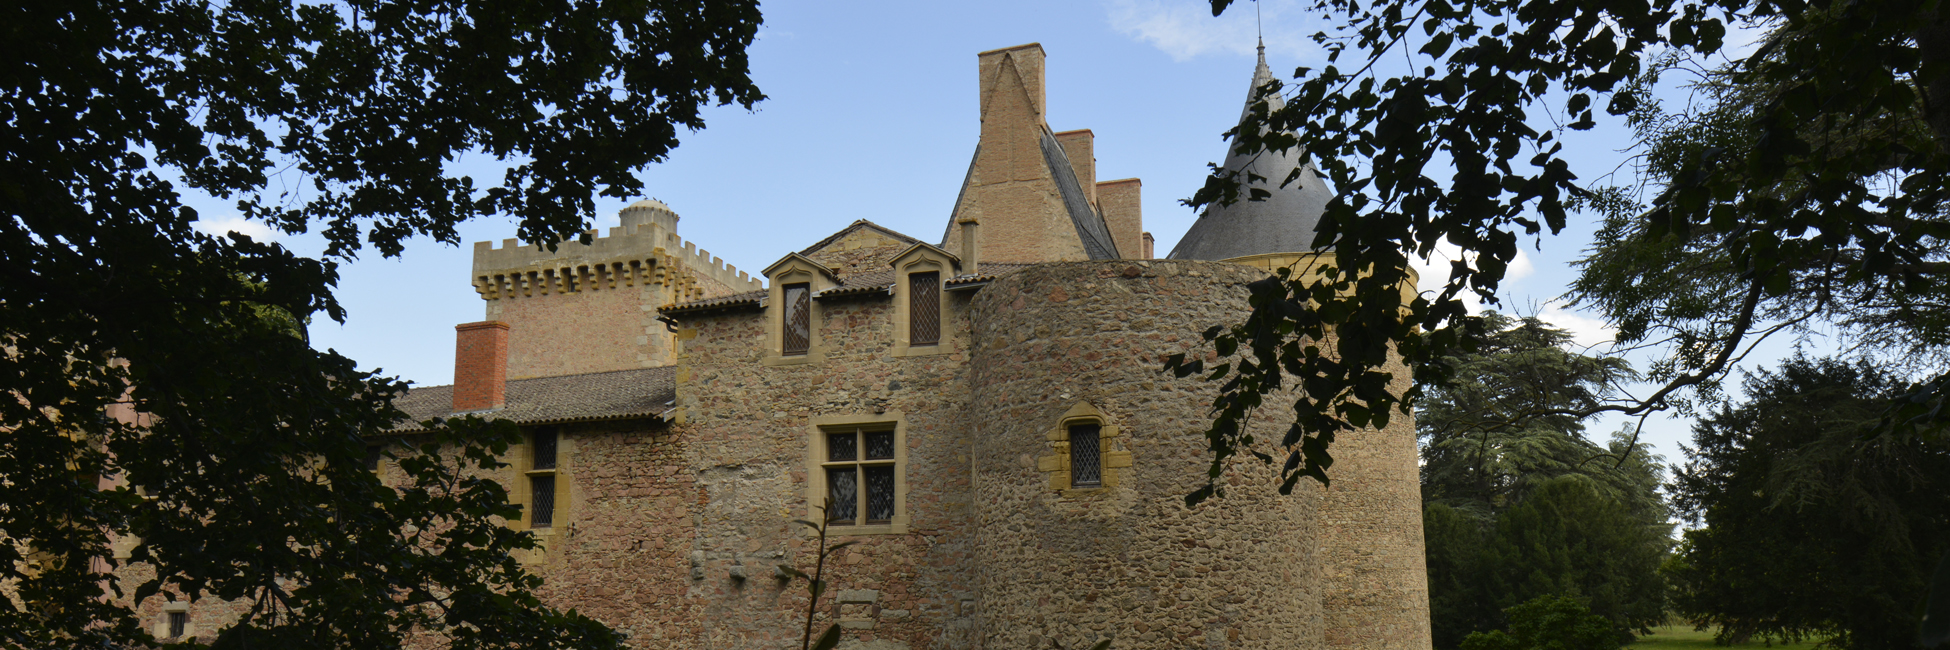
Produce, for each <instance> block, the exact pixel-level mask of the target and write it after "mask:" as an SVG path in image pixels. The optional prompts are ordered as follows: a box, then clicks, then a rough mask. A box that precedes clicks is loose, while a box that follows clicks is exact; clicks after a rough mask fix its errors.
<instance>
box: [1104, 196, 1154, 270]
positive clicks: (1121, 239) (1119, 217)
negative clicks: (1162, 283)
mask: <svg viewBox="0 0 1950 650" xmlns="http://www.w3.org/2000/svg"><path fill="white" fill-rule="evenodd" d="M1095 185H1096V188H1097V204H1098V205H1099V206H1102V208H1103V212H1104V225H1106V226H1109V227H1110V237H1111V239H1114V240H1116V241H1117V250H1118V252H1120V253H1122V254H1123V257H1124V259H1150V258H1151V253H1149V252H1146V248H1145V246H1146V244H1145V243H1144V201H1143V198H1142V197H1143V194H1144V192H1143V189H1144V183H1143V182H1142V181H1139V180H1138V179H1135V178H1126V179H1122V180H1115V181H1104V182H1102V183H1096V184H1095Z"/></svg>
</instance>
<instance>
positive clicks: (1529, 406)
mask: <svg viewBox="0 0 1950 650" xmlns="http://www.w3.org/2000/svg"><path fill="white" fill-rule="evenodd" d="M1480 326H1481V328H1482V330H1483V332H1482V337H1483V341H1484V344H1483V345H1481V346H1480V347H1478V348H1477V349H1476V350H1474V351H1471V352H1468V353H1459V354H1455V355H1452V356H1451V357H1450V358H1448V359H1447V362H1448V363H1451V364H1452V366H1453V368H1452V369H1453V370H1454V372H1455V377H1456V381H1454V382H1453V383H1452V384H1450V385H1448V386H1444V387H1441V388H1440V389H1436V390H1432V391H1430V399H1428V400H1427V401H1426V402H1424V404H1423V406H1422V410H1421V418H1420V422H1419V423H1418V425H1419V426H1420V431H1421V440H1422V450H1423V458H1424V465H1423V467H1422V490H1423V499H1424V509H1423V526H1424V534H1425V535H1426V539H1427V546H1428V570H1429V592H1430V599H1429V600H1430V614H1431V619H1432V626H1433V631H1434V637H1435V646H1436V647H1437V648H1443V649H1445V650H1447V649H1456V648H1460V649H1462V650H1522V649H1525V648H1532V647H1542V645H1541V644H1543V643H1545V641H1544V640H1543V639H1544V637H1550V640H1549V643H1551V644H1556V645H1554V646H1553V647H1563V648H1577V649H1579V650H1588V649H1591V648H1606V647H1616V646H1617V645H1620V644H1622V643H1626V642H1629V641H1630V640H1632V639H1633V637H1634V635H1635V634H1636V633H1643V632H1648V631H1650V628H1652V627H1653V626H1656V625H1659V624H1661V623H1664V622H1667V621H1669V620H1679V621H1683V622H1685V623H1686V624H1690V625H1695V626H1697V627H1699V628H1700V629H1706V630H1711V631H1713V632H1715V634H1716V640H1717V641H1718V642H1720V643H1722V644H1733V643H1743V642H1748V641H1768V642H1799V641H1823V642H1827V643H1829V644H1831V645H1833V646H1834V647H1839V648H1848V649H1852V650H1854V649H1859V650H1880V649H1898V648H1904V649H1906V648H1915V647H1918V635H1917V630H1918V623H1919V619H1920V618H1921V614H1922V612H1921V604H1922V602H1923V600H1924V597H1925V595H1926V593H1927V591H1928V589H1929V580H1930V576H1931V574H1932V570H1933V569H1934V568H1935V567H1936V565H1937V563H1938V562H1939V561H1940V559H1941V558H1944V557H1945V556H1946V553H1950V449H1947V448H1946V447H1945V445H1944V444H1942V443H1941V442H1940V441H1936V440H1933V439H1931V438H1928V437H1923V436H1918V435H1910V434H1906V433H1903V432H1900V431H1898V432H1890V431H1888V430H1887V429H1878V427H1877V426H1876V425H1877V423H1878V422H1879V420H1880V418H1881V417H1882V416H1883V414H1885V413H1887V412H1888V409H1889V406H1890V401H1891V400H1892V399H1895V398H1897V397H1898V396H1900V395H1903V394H1905V393H1906V392H1913V391H1914V390H1916V388H1915V386H1914V385H1912V384H1909V383H1906V382H1904V381H1903V380H1901V379H1899V378H1898V376H1897V375H1895V374H1893V373H1891V372H1887V371H1884V370H1881V369H1878V368H1877V367H1875V366H1874V365H1872V364H1870V363H1867V362H1862V361H1856V362H1853V363H1851V362H1847V361H1842V360H1837V359H1810V358H1806V357H1802V356H1797V357H1794V358H1791V359H1788V360H1785V361H1783V362H1782V364H1781V365H1780V366H1779V367H1778V368H1775V369H1770V370H1760V371H1756V372H1753V373H1750V374H1748V375H1747V378H1746V382H1745V385H1744V388H1745V390H1744V393H1745V395H1744V401H1737V402H1729V403H1727V404H1725V405H1723V406H1722V407H1721V408H1720V410H1719V411H1717V412H1713V413H1709V414H1708V415H1706V416H1705V417H1702V418H1701V419H1700V420H1699V422H1698V423H1697V424H1696V425H1695V427H1694V431H1693V443H1692V445H1691V446H1689V447H1687V448H1686V453H1687V458H1686V459H1685V460H1684V462H1682V463H1680V464H1678V465H1676V466H1674V468H1673V470H1672V477H1671V481H1670V482H1669V483H1666V482H1664V481H1665V476H1664V474H1665V472H1664V470H1663V468H1662V466H1661V462H1662V460H1663V459H1661V458H1660V457H1658V456H1656V455H1653V454H1651V453H1650V450H1649V449H1648V448H1647V446H1646V445H1644V444H1640V443H1637V442H1636V440H1634V438H1633V436H1631V435H1630V430H1629V429H1628V430H1627V431H1621V432H1619V433H1616V434H1613V437H1612V439H1611V440H1610V441H1609V442H1608V443H1607V444H1605V445H1599V444H1596V443H1593V442H1590V441H1588V440H1587V439H1586V432H1585V430H1584V425H1583V423H1582V422H1581V421H1580V420H1579V419H1578V418H1576V417H1572V416H1566V415H1561V413H1563V412H1567V411H1575V410H1576V409H1578V408H1580V405H1581V404H1583V403H1589V402H1591V401H1595V400H1601V399H1605V398H1606V397H1607V392H1608V391H1610V390H1611V387H1612V386H1613V385H1615V384H1616V383H1617V382H1619V381H1621V380H1625V379H1630V378H1632V377H1634V376H1635V375H1634V374H1633V372H1632V370H1631V369H1630V368H1629V367H1627V366H1625V365H1624V364H1623V363H1622V362H1619V361H1617V360H1615V359H1605V358H1598V357H1593V356H1587V355H1583V354H1579V353H1578V352H1576V351H1574V350H1573V349H1572V347H1571V346H1570V337H1569V335H1568V334H1566V333H1565V332H1564V331H1562V330H1559V329H1556V328H1553V327H1551V326H1549V325H1548V324H1545V323H1543V322H1541V321H1538V320H1536V319H1534V318H1522V319H1518V318H1510V317H1506V316H1502V315H1499V314H1495V313H1486V314H1484V315H1482V316H1481V322H1480ZM1662 487H1663V488H1664V492H1665V495H1662V494H1661V488H1662ZM1667 496H1670V498H1671V502H1670V505H1668V501H1667V498H1666V497H1667ZM1675 516H1677V517H1678V518H1681V519H1683V520H1684V521H1686V522H1687V523H1688V524H1689V527H1690V529H1689V530H1687V531H1685V532H1684V533H1683V535H1681V536H1680V538H1679V540H1678V542H1677V544H1675V543H1674V539H1673V536H1672V523H1671V520H1672V519H1673V518H1674V517H1675ZM1600 629H1605V630H1608V631H1606V632H1605V633H1604V634H1599V633H1598V632H1596V631H1595V630H1600ZM1502 630H1508V633H1505V632H1503V631H1502Z"/></svg>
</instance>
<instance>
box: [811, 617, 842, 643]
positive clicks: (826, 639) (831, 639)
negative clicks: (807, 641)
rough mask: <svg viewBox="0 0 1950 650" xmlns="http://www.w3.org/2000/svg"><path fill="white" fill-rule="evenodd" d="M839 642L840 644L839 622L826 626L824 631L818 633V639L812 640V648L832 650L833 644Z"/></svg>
mask: <svg viewBox="0 0 1950 650" xmlns="http://www.w3.org/2000/svg"><path fill="white" fill-rule="evenodd" d="M839 644H840V624H838V623H834V624H832V625H831V626H828V627H827V628H826V631H825V632H824V633H822V634H820V635H819V639H818V640H816V641H813V645H812V650H833V648H834V647H835V646H838V645H839Z"/></svg>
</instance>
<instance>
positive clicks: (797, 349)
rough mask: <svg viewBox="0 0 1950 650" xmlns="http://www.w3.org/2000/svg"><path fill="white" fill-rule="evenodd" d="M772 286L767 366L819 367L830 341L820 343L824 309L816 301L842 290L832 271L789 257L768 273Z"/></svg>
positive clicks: (768, 293)
mask: <svg viewBox="0 0 1950 650" xmlns="http://www.w3.org/2000/svg"><path fill="white" fill-rule="evenodd" d="M765 279H767V280H769V281H770V282H771V286H770V287H767V288H766V289H765V356H764V358H763V360H762V363H764V364H765V365H768V366H792V365H799V364H805V363H820V362H822V361H824V360H825V358H826V348H827V346H828V345H830V344H831V342H830V341H821V340H820V329H821V328H823V327H824V325H823V322H822V319H823V318H824V315H823V314H822V313H821V311H822V310H821V306H820V304H819V301H818V300H815V299H814V297H815V296H818V295H820V294H822V293H824V292H826V291H830V290H832V289H833V288H834V287H837V286H840V278H839V276H837V275H834V274H833V267H830V266H827V265H825V264H822V263H820V262H818V261H816V260H813V259H812V258H809V257H806V256H804V255H800V254H798V253H790V254H788V255H786V256H785V258H784V259H781V260H779V261H777V262H774V263H772V265H771V266H769V267H766V269H765Z"/></svg>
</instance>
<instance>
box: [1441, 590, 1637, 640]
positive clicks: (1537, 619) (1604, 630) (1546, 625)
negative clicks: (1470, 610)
mask: <svg viewBox="0 0 1950 650" xmlns="http://www.w3.org/2000/svg"><path fill="white" fill-rule="evenodd" d="M1503 614H1504V616H1506V617H1508V618H1509V620H1510V627H1509V631H1508V632H1505V631H1502V630H1495V631H1490V632H1474V633H1471V634H1470V635H1469V636H1468V637H1466V638H1464V639H1463V642H1462V650H1617V649H1618V647H1619V646H1621V645H1622V643H1621V642H1622V641H1623V639H1622V638H1621V637H1620V636H1619V634H1618V631H1617V629H1616V628H1614V627H1613V626H1612V622H1611V621H1609V620H1607V619H1606V618H1605V617H1603V616H1599V615H1597V614H1593V613H1591V608H1589V607H1586V606H1585V605H1584V603H1580V602H1578V601H1577V599H1575V598H1572V597H1570V596H1539V597H1537V598H1533V599H1530V600H1529V601H1527V602H1525V603H1523V604H1521V605H1517V606H1515V607H1511V608H1509V609H1506V610H1503Z"/></svg>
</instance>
